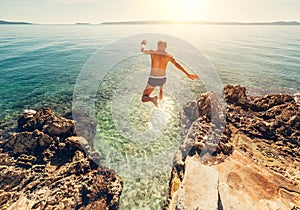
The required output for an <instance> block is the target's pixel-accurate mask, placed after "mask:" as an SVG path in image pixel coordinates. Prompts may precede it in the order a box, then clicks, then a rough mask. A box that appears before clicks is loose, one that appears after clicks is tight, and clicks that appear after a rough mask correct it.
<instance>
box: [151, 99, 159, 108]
mask: <svg viewBox="0 0 300 210" xmlns="http://www.w3.org/2000/svg"><path fill="white" fill-rule="evenodd" d="M157 100H158V97H157V96H154V97H153V99H152V103H153V104H154V105H155V106H156V107H157V108H158V101H157Z"/></svg>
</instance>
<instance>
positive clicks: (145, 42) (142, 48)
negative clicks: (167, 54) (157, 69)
mask: <svg viewBox="0 0 300 210" xmlns="http://www.w3.org/2000/svg"><path fill="white" fill-rule="evenodd" d="M147 43H148V41H147V40H143V41H142V43H141V45H142V46H141V52H143V53H145V54H151V53H153V52H154V51H153V50H146V49H145V48H146V44H147Z"/></svg>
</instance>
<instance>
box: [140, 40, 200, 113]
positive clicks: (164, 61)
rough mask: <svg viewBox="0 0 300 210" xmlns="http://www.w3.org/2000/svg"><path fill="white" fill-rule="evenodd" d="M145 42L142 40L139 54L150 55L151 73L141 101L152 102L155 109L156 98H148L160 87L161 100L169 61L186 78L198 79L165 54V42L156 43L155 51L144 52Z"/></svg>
mask: <svg viewBox="0 0 300 210" xmlns="http://www.w3.org/2000/svg"><path fill="white" fill-rule="evenodd" d="M147 43H148V42H147V40H143V41H142V43H141V45H142V47H141V52H143V53H145V54H150V55H151V72H150V76H149V80H148V84H147V86H146V88H145V90H144V93H143V97H142V101H143V102H152V103H153V104H154V105H155V106H156V107H158V97H157V96H154V97H150V95H151V93H152V92H153V90H154V88H155V87H160V91H159V99H160V100H162V99H163V86H164V84H165V83H166V81H167V77H166V69H167V65H168V63H169V61H171V63H173V64H174V65H175V66H176V67H177V68H178V69H179V70H181V71H182V72H183V73H185V74H186V76H187V77H188V78H190V79H192V80H196V79H198V78H199V77H198V76H197V75H196V74H190V73H188V72H187V71H186V70H185V68H184V67H183V66H182V65H181V64H180V63H178V62H177V61H176V60H175V58H174V57H173V56H172V55H170V54H169V53H167V51H166V49H167V42H165V41H158V43H157V50H146V49H145V46H146V44H147Z"/></svg>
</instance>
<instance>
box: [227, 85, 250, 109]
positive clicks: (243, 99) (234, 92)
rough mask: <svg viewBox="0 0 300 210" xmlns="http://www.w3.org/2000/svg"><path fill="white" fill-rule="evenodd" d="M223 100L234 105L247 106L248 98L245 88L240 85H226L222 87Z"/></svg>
mask: <svg viewBox="0 0 300 210" xmlns="http://www.w3.org/2000/svg"><path fill="white" fill-rule="evenodd" d="M224 95H225V100H226V101H227V102H228V103H230V104H234V105H238V106H242V107H247V104H248V98H247V94H246V88H245V87H241V86H232V85H227V86H226V87H225V88H224Z"/></svg>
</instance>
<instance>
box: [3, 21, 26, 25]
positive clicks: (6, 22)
mask: <svg viewBox="0 0 300 210" xmlns="http://www.w3.org/2000/svg"><path fill="white" fill-rule="evenodd" d="M0 24H12V25H32V23H27V22H10V21H4V20H0Z"/></svg>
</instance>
